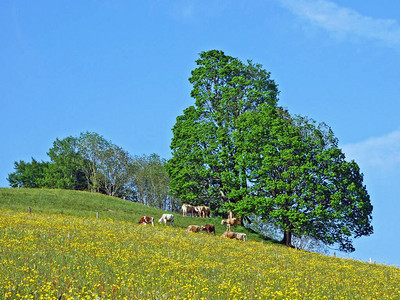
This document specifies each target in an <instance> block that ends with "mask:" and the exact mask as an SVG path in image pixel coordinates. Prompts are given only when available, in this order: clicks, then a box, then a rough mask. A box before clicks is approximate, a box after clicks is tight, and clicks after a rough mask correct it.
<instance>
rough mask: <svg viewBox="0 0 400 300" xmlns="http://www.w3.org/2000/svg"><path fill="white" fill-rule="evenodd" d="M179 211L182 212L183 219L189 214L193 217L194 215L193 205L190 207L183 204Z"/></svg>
mask: <svg viewBox="0 0 400 300" xmlns="http://www.w3.org/2000/svg"><path fill="white" fill-rule="evenodd" d="M181 210H182V216H184V217H186V216H187V214H190V215H191V216H192V217H193V215H194V213H196V209H195V207H194V206H193V205H190V204H185V203H184V204H183V205H182V208H181Z"/></svg>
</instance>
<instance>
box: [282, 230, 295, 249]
mask: <svg viewBox="0 0 400 300" xmlns="http://www.w3.org/2000/svg"><path fill="white" fill-rule="evenodd" d="M281 243H282V244H284V245H286V246H288V247H292V232H291V231H290V230H285V231H284V232H283V240H282V242H281Z"/></svg>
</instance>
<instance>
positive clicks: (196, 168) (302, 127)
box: [166, 50, 372, 251]
mask: <svg viewBox="0 0 400 300" xmlns="http://www.w3.org/2000/svg"><path fill="white" fill-rule="evenodd" d="M197 65H198V67H197V68H196V69H195V70H194V71H192V77H191V78H190V79H189V80H190V82H191V83H192V84H193V90H192V92H191V96H192V97H193V98H194V100H195V104H194V105H193V106H190V107H188V108H187V109H186V110H184V114H183V115H182V116H179V117H178V118H177V121H176V124H175V126H174V128H173V138H172V142H171V149H172V154H173V156H172V158H171V159H170V160H169V162H168V164H167V165H166V170H167V171H168V174H169V176H170V180H171V183H170V187H171V192H172V193H173V194H174V195H175V196H178V197H180V199H182V200H183V201H185V202H189V203H193V204H196V202H202V203H207V204H210V205H211V206H214V208H222V209H223V210H225V211H226V210H227V209H231V210H233V211H234V212H235V213H236V214H237V215H239V216H242V217H244V216H249V215H256V216H260V217H262V218H263V220H264V221H265V222H268V223H271V224H273V225H274V226H276V227H278V228H280V229H281V230H282V232H283V235H284V237H283V243H285V244H286V245H288V246H291V239H292V235H293V234H295V235H297V236H304V235H306V236H309V237H310V238H314V239H316V240H319V241H321V242H323V243H324V244H327V245H333V244H337V245H339V248H340V249H341V250H344V251H352V250H354V248H353V245H352V238H353V237H359V236H362V235H369V234H371V233H372V226H371V224H370V223H371V213H372V205H371V203H370V199H369V195H368V193H367V191H366V188H365V186H364V185H363V177H362V174H361V173H360V170H359V168H358V166H357V164H356V163H355V162H354V161H351V162H347V161H346V160H345V157H344V154H343V153H342V152H341V150H340V149H339V148H338V145H337V144H338V143H337V139H336V138H335V137H334V135H333V132H332V131H331V130H330V128H329V127H327V126H325V125H323V124H320V125H316V124H315V122H313V121H310V120H308V119H307V118H302V117H293V116H291V115H290V114H289V113H288V112H287V111H286V110H284V109H282V108H280V107H278V106H277V95H278V90H277V86H276V84H275V83H274V82H273V81H272V80H271V79H270V75H269V73H267V72H266V71H265V70H263V69H262V68H261V66H260V65H255V64H253V63H252V62H250V61H248V62H247V64H244V63H242V62H240V61H239V60H238V59H236V58H232V57H230V56H226V55H225V54H224V53H223V52H222V51H216V50H212V51H208V52H203V53H201V54H200V59H199V60H197Z"/></svg>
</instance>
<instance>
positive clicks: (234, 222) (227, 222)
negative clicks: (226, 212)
mask: <svg viewBox="0 0 400 300" xmlns="http://www.w3.org/2000/svg"><path fill="white" fill-rule="evenodd" d="M221 225H226V230H227V231H231V226H235V228H236V226H237V225H241V221H240V219H239V218H233V219H229V218H228V219H226V220H222V221H221Z"/></svg>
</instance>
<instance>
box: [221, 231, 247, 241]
mask: <svg viewBox="0 0 400 300" xmlns="http://www.w3.org/2000/svg"><path fill="white" fill-rule="evenodd" d="M222 237H224V238H228V239H237V240H239V241H246V240H247V235H246V234H245V233H239V232H232V231H225V232H224V233H223V234H222Z"/></svg>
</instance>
